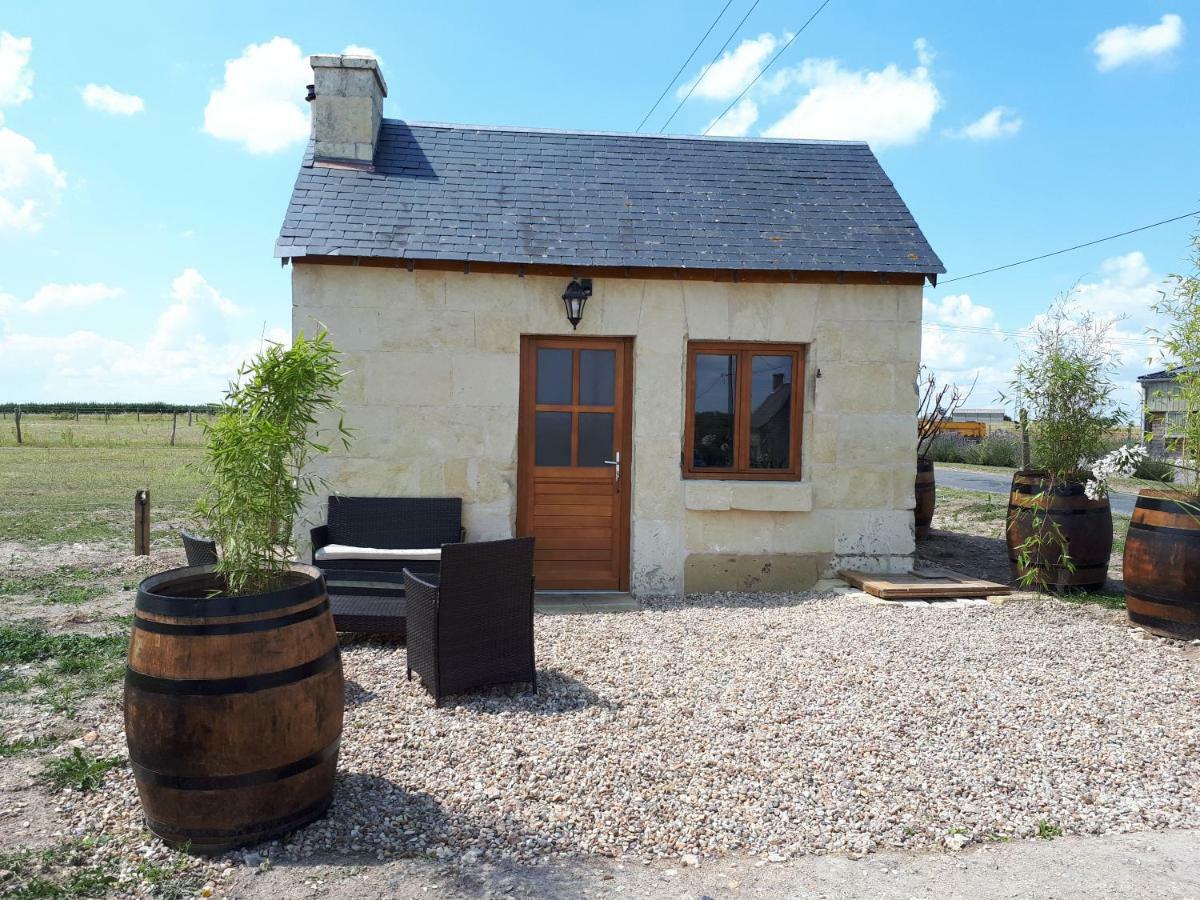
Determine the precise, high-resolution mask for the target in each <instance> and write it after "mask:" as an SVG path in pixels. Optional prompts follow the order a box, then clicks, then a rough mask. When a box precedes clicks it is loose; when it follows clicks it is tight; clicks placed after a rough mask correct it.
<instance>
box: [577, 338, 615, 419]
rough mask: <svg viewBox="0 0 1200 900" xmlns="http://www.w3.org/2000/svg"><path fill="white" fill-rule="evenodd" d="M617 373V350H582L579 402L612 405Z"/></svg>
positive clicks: (580, 353)
mask: <svg viewBox="0 0 1200 900" xmlns="http://www.w3.org/2000/svg"><path fill="white" fill-rule="evenodd" d="M616 374H617V353H616V351H615V350H580V351H579V402H580V403H581V404H582V405H584V406H612V405H613V390H614V387H615V385H616Z"/></svg>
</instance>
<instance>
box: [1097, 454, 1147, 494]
mask: <svg viewBox="0 0 1200 900" xmlns="http://www.w3.org/2000/svg"><path fill="white" fill-rule="evenodd" d="M1149 455H1150V454H1149V453H1148V452H1147V450H1146V448H1145V447H1143V446H1142V445H1141V444H1125V445H1124V446H1121V447H1118V448H1117V449H1116V450H1113V451H1112V452H1111V453H1106V454H1105V455H1104V456H1102V457H1100V458H1099V459H1098V460H1096V461H1095V462H1094V463H1092V465H1091V470H1092V477H1091V478H1090V479H1088V482H1087V484H1086V485H1084V488H1083V492H1084V494H1085V495H1086V496H1087V498H1088V499H1089V500H1103V499H1104V498H1105V497H1107V496H1108V482H1109V481H1110V480H1112V479H1113V478H1128V477H1129V476H1130V475H1132V474H1133V473H1134V472H1136V471H1137V467H1138V465H1140V464H1141V462H1142V461H1143V460H1145V459H1146V458H1147V457H1149Z"/></svg>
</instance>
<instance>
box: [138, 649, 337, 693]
mask: <svg viewBox="0 0 1200 900" xmlns="http://www.w3.org/2000/svg"><path fill="white" fill-rule="evenodd" d="M340 664H341V653H340V652H339V650H338V646H337V644H334V645H333V647H332V648H331V649H330V650H329V651H328V652H326V653H324V654H322V655H321V656H318V657H317V658H316V659H311V660H309V661H308V662H306V663H301V664H300V665H298V666H293V667H292V668H290V669H280V670H279V671H277V672H263V673H262V674H260V675H242V676H239V677H237V678H159V677H156V676H154V675H147V674H145V673H144V672H138V671H136V670H135V669H131V668H128V667H126V669H125V686H126V687H127V688H136V689H137V690H142V691H148V692H150V693H153V694H173V695H177V696H178V695H192V696H200V697H212V696H218V695H221V694H250V693H253V692H255V691H264V690H268V689H269V688H277V687H283V686H284V685H287V684H293V683H295V682H297V681H303V680H304V679H305V678H308V677H310V676H312V675H318V674H320V673H321V672H327V671H329V670H330V669H332V668H334V667H336V666H338V665H340Z"/></svg>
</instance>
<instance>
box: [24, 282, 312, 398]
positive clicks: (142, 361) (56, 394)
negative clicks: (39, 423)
mask: <svg viewBox="0 0 1200 900" xmlns="http://www.w3.org/2000/svg"><path fill="white" fill-rule="evenodd" d="M168 300H169V302H168V305H167V307H166V308H165V309H164V310H163V311H162V313H161V314H160V315H159V317H158V319H157V320H156V322H155V325H154V329H153V331H152V333H151V335H150V337H149V338H148V339H147V340H146V341H145V342H143V343H135V342H133V341H130V340H128V339H127V338H124V337H121V338H117V337H109V336H106V335H103V334H99V333H97V332H95V331H82V330H80V331H73V332H71V333H69V334H65V335H36V334H29V333H18V332H14V331H13V330H11V329H10V328H0V383H2V384H7V385H12V384H18V385H19V384H24V385H27V386H28V387H27V388H26V389H25V394H26V396H29V397H30V399H42V400H62V399H64V398H71V399H79V400H86V399H91V400H104V399H120V400H130V401H148V400H174V401H178V402H204V401H210V400H218V399H219V398H220V397H221V396H222V394H223V392H224V390H225V388H226V387H227V385H228V384H229V382H230V381H231V380H232V379H233V377H234V376H235V375H236V373H237V370H238V368H239V367H240V366H241V364H242V363H243V362H244V361H245V360H246V359H248V358H250V357H251V356H253V355H254V354H256V353H257V352H258V351H259V350H260V349H261V346H262V340H263V339H264V338H265V339H266V340H268V341H277V342H279V343H283V344H287V343H289V342H290V340H291V339H290V336H289V333H288V332H287V331H286V330H285V329H283V328H269V329H263V326H262V324H261V323H258V322H251V321H250V320H249V318H248V317H247V316H246V315H245V314H244V312H243V311H242V310H241V309H240V308H239V307H238V306H236V305H235V304H234V303H233V302H232V301H230V300H229V299H227V298H226V297H224V296H222V295H221V293H220V292H219V291H218V290H217V289H215V288H214V287H213V286H212V285H210V284H209V283H208V282H207V281H206V280H205V279H204V277H203V276H202V275H201V274H200V273H199V272H197V271H196V270H195V269H185V270H184V271H183V272H182V273H181V274H180V275H179V276H178V277H177V278H176V279H175V280H174V282H173V283H172V285H171V288H170V291H169V293H168ZM260 332H264V333H262V334H260Z"/></svg>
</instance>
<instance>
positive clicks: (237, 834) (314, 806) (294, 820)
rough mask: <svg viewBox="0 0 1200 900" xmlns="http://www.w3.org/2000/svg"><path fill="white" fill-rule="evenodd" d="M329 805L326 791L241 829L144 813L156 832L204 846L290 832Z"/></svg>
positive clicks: (328, 795)
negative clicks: (190, 824)
mask: <svg viewBox="0 0 1200 900" xmlns="http://www.w3.org/2000/svg"><path fill="white" fill-rule="evenodd" d="M332 804H333V794H332V793H329V794H326V795H325V796H324V797H321V798H320V799H319V800H317V802H316V803H310V804H309V805H308V806H306V807H304V808H303V809H299V810H297V811H296V812H294V813H288V814H287V815H286V816H280V817H279V818H277V819H271V820H269V821H267V822H253V823H251V824H248V825H245V826H243V827H241V828H180V827H178V826H176V825H172V824H171V823H170V822H164V821H162V820H161V819H152V818H150V817H149V816H146V825H147V826H148V827H149V828H150V830H151V831H153V832H154V833H155V834H158V835H162V834H168V835H171V839H172V840H178V839H180V838H182V839H183V840H185V841H192V842H194V843H196V844H197V845H199V846H200V847H203V846H205V845H206V844H210V843H212V842H213V841H222V840H225V841H228V840H238V839H240V838H243V837H248V838H251V839H253V838H254V837H255V836H257V835H269V834H279V833H283V832H286V831H291V830H293V829H294V828H298V827H299V826H301V825H303V824H305V823H306V822H311V821H312V820H313V819H315V818H317V817H318V816H320V815H321V814H322V813H323V812H325V810H327V809H329V807H330V806H331V805H332Z"/></svg>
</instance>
